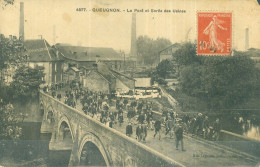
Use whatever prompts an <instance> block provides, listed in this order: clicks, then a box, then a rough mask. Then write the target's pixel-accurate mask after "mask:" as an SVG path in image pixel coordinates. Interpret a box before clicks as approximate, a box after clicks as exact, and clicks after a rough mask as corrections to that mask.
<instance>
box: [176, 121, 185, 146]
mask: <svg viewBox="0 0 260 167" xmlns="http://www.w3.org/2000/svg"><path fill="white" fill-rule="evenodd" d="M174 132H175V136H176V150H178V147H179V142H181V150H182V151H185V150H184V147H183V128H182V125H181V124H180V123H179V121H177V122H176V127H175V131H174Z"/></svg>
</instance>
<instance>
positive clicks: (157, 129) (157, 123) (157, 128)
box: [153, 119, 161, 140]
mask: <svg viewBox="0 0 260 167" xmlns="http://www.w3.org/2000/svg"><path fill="white" fill-rule="evenodd" d="M154 129H155V133H154V135H153V137H154V138H155V136H156V135H157V133H158V135H159V140H161V121H160V120H159V119H157V120H156V121H155V123H154Z"/></svg>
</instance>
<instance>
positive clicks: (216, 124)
mask: <svg viewBox="0 0 260 167" xmlns="http://www.w3.org/2000/svg"><path fill="white" fill-rule="evenodd" d="M220 130H221V125H220V122H219V118H217V119H216V121H215V122H214V124H213V131H214V134H213V139H214V140H219V134H220Z"/></svg>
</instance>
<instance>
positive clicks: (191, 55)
mask: <svg viewBox="0 0 260 167" xmlns="http://www.w3.org/2000/svg"><path fill="white" fill-rule="evenodd" d="M173 57H176V61H177V64H178V66H183V65H190V64H193V63H198V61H199V58H198V57H197V55H196V45H195V44H193V43H185V44H183V45H182V46H181V48H180V49H178V50H176V52H174V53H173Z"/></svg>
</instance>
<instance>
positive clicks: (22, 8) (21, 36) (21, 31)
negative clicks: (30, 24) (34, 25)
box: [19, 2, 24, 41]
mask: <svg viewBox="0 0 260 167" xmlns="http://www.w3.org/2000/svg"><path fill="white" fill-rule="evenodd" d="M19 39H20V40H22V41H23V40H24V3H23V2H20V27H19Z"/></svg>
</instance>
